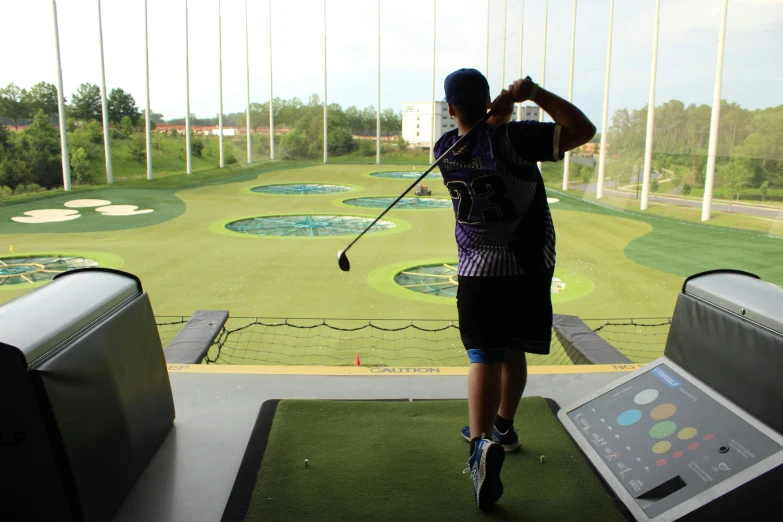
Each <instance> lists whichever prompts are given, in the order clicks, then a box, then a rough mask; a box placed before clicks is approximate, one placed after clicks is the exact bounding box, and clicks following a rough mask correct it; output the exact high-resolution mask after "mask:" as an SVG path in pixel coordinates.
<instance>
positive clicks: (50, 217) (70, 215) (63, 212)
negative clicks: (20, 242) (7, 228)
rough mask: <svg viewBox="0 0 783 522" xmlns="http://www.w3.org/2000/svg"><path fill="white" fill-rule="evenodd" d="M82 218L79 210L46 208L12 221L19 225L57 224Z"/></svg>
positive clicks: (32, 211)
mask: <svg viewBox="0 0 783 522" xmlns="http://www.w3.org/2000/svg"><path fill="white" fill-rule="evenodd" d="M79 217H81V214H79V211H78V210H70V209H63V208H44V209H40V210H28V211H27V212H24V216H14V217H12V218H11V220H12V221H16V222H17V223H57V222H59V221H70V220H72V219H76V218H79Z"/></svg>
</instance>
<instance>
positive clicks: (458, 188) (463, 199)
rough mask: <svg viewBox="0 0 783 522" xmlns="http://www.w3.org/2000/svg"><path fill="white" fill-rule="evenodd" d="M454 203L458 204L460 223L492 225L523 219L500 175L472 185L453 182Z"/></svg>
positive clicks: (450, 185)
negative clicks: (492, 223) (518, 218)
mask: <svg viewBox="0 0 783 522" xmlns="http://www.w3.org/2000/svg"><path fill="white" fill-rule="evenodd" d="M446 187H447V188H448V189H449V193H450V194H451V199H452V201H455V202H456V204H457V220H458V221H459V222H460V223H491V222H498V221H513V220H514V219H517V217H519V214H518V212H517V208H516V206H515V205H514V200H513V199H511V197H510V196H509V191H508V185H506V182H505V180H504V179H503V178H502V177H501V176H499V175H498V174H489V175H487V176H480V177H478V178H475V179H473V180H471V181H470V182H469V184H468V182H465V181H449V182H448V183H447V184H446Z"/></svg>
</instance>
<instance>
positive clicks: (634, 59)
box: [0, 0, 783, 128]
mask: <svg viewBox="0 0 783 522" xmlns="http://www.w3.org/2000/svg"><path fill="white" fill-rule="evenodd" d="M248 3H249V7H248V19H249V24H250V44H249V47H250V95H251V100H252V101H257V102H264V101H267V100H268V99H269V0H249V2H248ZM721 3H722V2H721V1H720V0H662V2H661V23H660V50H659V57H658V79H657V94H656V102H657V104H660V103H662V102H664V101H666V100H669V99H672V98H677V99H680V100H682V101H684V102H685V103H686V104H687V103H706V104H711V102H712V92H713V82H714V78H715V60H716V52H717V39H718V26H719V19H720V5H721ZM490 4H491V5H490V35H489V42H490V45H489V76H488V78H489V80H490V85H491V86H492V90H493V93H496V92H497V91H498V90H499V89H500V86H501V83H500V82H501V61H502V58H501V57H502V53H503V6H504V0H490ZM524 4H525V11H524V42H523V49H524V52H523V53H522V58H523V75H530V76H531V77H533V79H534V80H535V81H538V82H541V81H542V77H541V64H542V53H543V21H544V4H545V0H527V1H526V2H524ZM654 5H655V2H654V0H617V1H616V2H615V13H614V35H613V48H612V71H611V79H610V89H611V91H610V114H611V113H612V112H613V111H614V110H616V109H619V108H623V107H628V108H640V107H643V106H644V105H645V104H646V103H647V97H648V88H649V81H650V59H651V56H652V31H653V17H654ZM189 6H190V30H189V31H190V103H191V112H193V113H195V114H196V115H198V116H200V117H208V116H214V115H216V114H217V112H218V107H219V105H218V103H219V101H218V100H219V98H218V0H190V1H189ZM377 6H378V2H377V0H327V38H328V56H327V60H328V67H329V70H328V75H329V76H328V82H329V84H328V85H329V93H328V94H329V98H328V99H329V102H330V103H339V104H341V105H342V106H343V107H346V106H349V105H357V106H359V107H364V106H367V105H375V103H376V85H377V83H376V79H377V66H378V64H377V29H378V7H377ZM507 6H508V7H507V21H506V27H507V29H506V52H505V55H506V60H505V80H506V83H509V82H510V81H512V80H513V79H514V78H515V77H517V76H518V67H519V55H520V41H519V36H520V25H521V23H520V21H521V20H522V13H521V7H522V2H521V0H508V2H507ZM572 6H573V2H572V0H550V1H549V22H548V32H547V45H546V51H547V54H546V78H545V82H546V87H547V88H549V89H550V90H552V91H554V92H556V93H558V94H560V95H562V96H566V95H567V93H568V67H569V55H570V41H571V14H572ZM57 9H58V16H59V31H60V53H61V59H62V69H63V82H64V90H65V93H66V96H67V97H68V98H69V99H70V97H71V94H72V93H73V92H74V90H75V89H76V88H77V87H78V85H79V84H80V83H83V82H90V83H96V84H100V62H99V59H100V58H99V48H98V42H99V39H98V25H97V0H58V2H57ZM102 9H103V36H104V54H105V60H106V82H107V87H108V88H109V89H111V88H113V87H122V88H123V89H125V90H127V91H130V92H131V93H132V94H133V96H134V98H135V99H136V102H137V104H138V105H139V107H140V108H141V107H143V106H144V101H145V85H144V2H143V0H103V3H102ZM148 9H149V53H150V97H151V107H152V110H153V111H154V112H160V113H163V114H164V116H165V117H166V118H174V117H182V116H184V114H185V46H184V35H185V0H150V2H149V5H148ZM222 11H223V92H224V111H225V112H237V111H242V110H244V107H245V100H246V91H245V81H246V80H245V23H244V22H245V2H244V0H223V2H222ZM0 13H2V27H3V42H4V47H5V49H4V52H3V54H2V57H1V58H0V85H6V84H8V83H9V82H12V81H13V82H15V83H16V84H17V85H19V86H21V87H28V88H29V87H30V86H31V85H33V84H34V83H36V82H38V81H41V80H45V81H48V82H52V83H56V65H55V46H54V37H53V30H52V27H53V26H52V6H51V1H50V0H25V1H23V2H22V1H16V0H0ZM608 13H609V0H579V1H578V12H577V28H576V65H575V73H574V102H575V103H576V104H577V105H578V106H580V107H581V108H582V109H583V110H584V111H585V112H586V113H587V114H588V116H589V117H590V118H591V119H592V120H593V121H594V122H595V123H596V125H597V126H598V127H599V128H600V121H601V107H602V100H603V87H604V67H605V60H606V43H607V38H606V37H607V28H608ZM728 13H729V17H728V25H727V30H726V54H725V61H724V70H723V96H722V97H723V98H725V99H728V100H730V101H733V102H737V103H739V104H740V105H742V106H743V107H747V108H751V109H754V108H763V107H769V106H775V105H780V104H783V94H782V93H783V59H781V55H780V52H781V51H780V50H781V49H783V0H730V2H729V11H728ZM272 21H273V24H272V36H273V42H272V48H273V60H274V94H275V96H277V97H281V98H290V97H293V96H298V97H299V98H301V99H303V100H306V99H307V97H308V96H309V95H310V94H312V93H317V94H319V95H320V96H323V89H324V79H323V59H324V55H323V43H324V35H323V30H324V27H323V1H322V0H273V4H272ZM380 29H381V106H382V107H384V108H385V107H391V108H393V109H395V110H400V108H401V105H402V102H404V101H419V100H429V99H430V98H431V95H432V52H433V1H432V0H381V28H380ZM486 29H487V4H486V0H441V1H440V2H438V5H437V51H436V52H437V64H436V70H435V78H436V84H435V96H436V98H438V99H441V98H443V96H444V92H443V78H444V77H445V76H446V75H447V74H448V73H449V72H451V71H452V70H454V69H458V68H460V67H475V68H477V69H480V70H481V71H485V56H486V54H485V53H486V37H487V32H486ZM493 95H494V94H493Z"/></svg>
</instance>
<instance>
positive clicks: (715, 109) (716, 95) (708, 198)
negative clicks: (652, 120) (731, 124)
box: [701, 0, 729, 221]
mask: <svg viewBox="0 0 783 522" xmlns="http://www.w3.org/2000/svg"><path fill="white" fill-rule="evenodd" d="M728 11H729V0H723V5H722V6H721V10H720V29H719V32H718V62H717V64H716V65H715V87H714V89H713V92H712V117H711V118H710V143H709V146H708V148H707V173H706V178H705V180H704V199H703V201H702V206H701V220H702V221H707V220H708V219H710V212H711V210H712V182H713V180H714V178H715V154H716V153H717V151H718V125H719V124H720V89H721V82H722V81H723V48H724V43H725V39H726V15H727V13H728Z"/></svg>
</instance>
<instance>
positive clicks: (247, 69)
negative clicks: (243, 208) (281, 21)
mask: <svg viewBox="0 0 783 522" xmlns="http://www.w3.org/2000/svg"><path fill="white" fill-rule="evenodd" d="M249 42H250V36H249V33H248V29H247V0H245V76H246V77H247V88H246V90H247V108H246V109H245V113H246V114H245V125H246V127H247V164H248V165H250V164H251V163H253V149H252V148H251V147H250V127H251V125H250V43H249Z"/></svg>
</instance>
